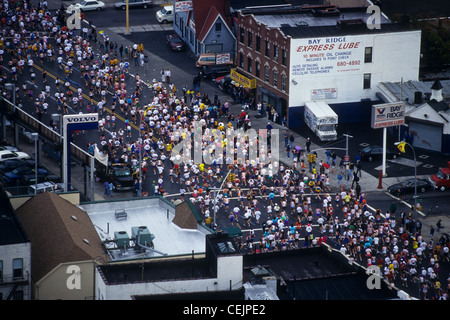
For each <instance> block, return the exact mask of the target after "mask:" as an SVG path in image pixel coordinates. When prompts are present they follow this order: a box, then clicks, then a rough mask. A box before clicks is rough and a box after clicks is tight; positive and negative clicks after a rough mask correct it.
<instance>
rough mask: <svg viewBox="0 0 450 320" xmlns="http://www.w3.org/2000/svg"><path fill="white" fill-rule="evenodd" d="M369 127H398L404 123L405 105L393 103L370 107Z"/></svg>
mask: <svg viewBox="0 0 450 320" xmlns="http://www.w3.org/2000/svg"><path fill="white" fill-rule="evenodd" d="M370 123H371V126H372V128H373V129H378V128H386V127H393V126H399V125H402V124H404V123H405V103H404V102H403V101H402V102H394V103H384V104H376V105H373V106H372V118H371V121H370Z"/></svg>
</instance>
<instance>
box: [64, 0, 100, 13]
mask: <svg viewBox="0 0 450 320" xmlns="http://www.w3.org/2000/svg"><path fill="white" fill-rule="evenodd" d="M104 7H105V3H104V2H103V1H99V0H83V1H81V2H79V3H75V4H72V5H70V6H68V7H67V10H66V12H67V13H68V14H72V13H73V12H74V11H75V9H79V10H80V11H92V10H97V11H100V10H102V9H103V8H104Z"/></svg>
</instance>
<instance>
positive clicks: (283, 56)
mask: <svg viewBox="0 0 450 320" xmlns="http://www.w3.org/2000/svg"><path fill="white" fill-rule="evenodd" d="M286 62H287V51H286V50H285V49H283V50H282V51H281V64H282V65H283V66H285V65H286Z"/></svg>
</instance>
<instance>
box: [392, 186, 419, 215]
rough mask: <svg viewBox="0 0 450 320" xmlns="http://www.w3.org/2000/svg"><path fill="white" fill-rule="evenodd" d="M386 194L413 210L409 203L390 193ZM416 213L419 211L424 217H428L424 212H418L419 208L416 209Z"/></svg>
mask: <svg viewBox="0 0 450 320" xmlns="http://www.w3.org/2000/svg"><path fill="white" fill-rule="evenodd" d="M385 193H386V194H387V195H388V196H390V197H391V198H394V199H395V200H397V201H399V202H401V203H403V204H404V205H406V206H408V207H409V208H412V205H410V204H409V203H407V202H405V201H403V200H401V199H400V198H398V197H396V196H394V195H392V194H390V193H389V192H385ZM416 211H417V212H418V213H419V214H420V215H421V216H422V217H425V216H426V215H425V213H423V212H422V211H419V210H417V208H416Z"/></svg>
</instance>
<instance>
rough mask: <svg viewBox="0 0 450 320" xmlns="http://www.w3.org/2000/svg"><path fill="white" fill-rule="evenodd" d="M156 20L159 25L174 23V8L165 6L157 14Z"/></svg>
mask: <svg viewBox="0 0 450 320" xmlns="http://www.w3.org/2000/svg"><path fill="white" fill-rule="evenodd" d="M156 20H158V22H159V23H169V22H173V6H164V7H163V8H162V9H161V10H158V11H157V12H156Z"/></svg>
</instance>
